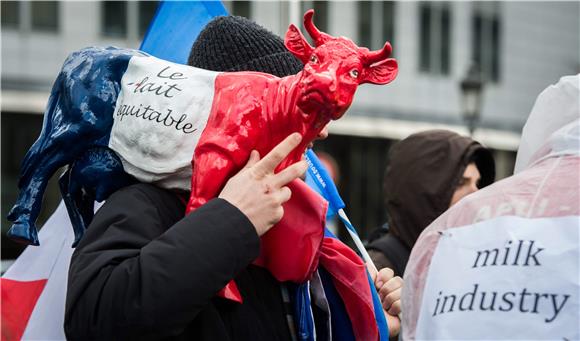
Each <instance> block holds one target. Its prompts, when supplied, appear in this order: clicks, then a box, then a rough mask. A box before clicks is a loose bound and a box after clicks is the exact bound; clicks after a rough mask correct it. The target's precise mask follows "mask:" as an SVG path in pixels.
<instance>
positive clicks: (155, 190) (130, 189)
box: [107, 183, 181, 202]
mask: <svg viewBox="0 0 580 341" xmlns="http://www.w3.org/2000/svg"><path fill="white" fill-rule="evenodd" d="M128 198H133V199H137V200H139V201H151V202H157V201H158V200H164V201H165V200H167V201H176V202H181V199H180V196H179V195H178V194H177V193H175V192H172V191H170V190H167V189H163V188H161V187H158V186H155V185H152V184H146V183H137V184H134V185H130V186H127V187H124V188H121V189H119V190H118V191H116V192H115V193H113V194H112V195H111V196H110V197H109V199H108V200H107V201H111V200H113V201H120V200H126V199H128Z"/></svg>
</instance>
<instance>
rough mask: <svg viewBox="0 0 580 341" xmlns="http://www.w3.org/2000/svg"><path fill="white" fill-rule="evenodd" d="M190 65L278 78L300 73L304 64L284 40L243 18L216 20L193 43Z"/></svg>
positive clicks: (231, 17)
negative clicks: (287, 46)
mask: <svg viewBox="0 0 580 341" xmlns="http://www.w3.org/2000/svg"><path fill="white" fill-rule="evenodd" d="M187 64H189V65H191V66H195V67H198V68H202V69H206V70H213V71H258V72H264V73H269V74H272V75H275V76H278V77H285V76H289V75H293V74H296V73H298V72H299V71H300V70H302V68H303V64H302V62H301V61H300V60H299V59H298V58H296V57H295V56H294V55H293V54H292V53H290V52H289V51H288V50H287V49H286V47H285V46H284V41H283V40H282V39H281V38H280V37H278V36H277V35H275V34H273V33H272V32H270V31H268V30H266V29H265V28H263V27H261V26H259V25H258V24H256V23H254V22H253V21H251V20H248V19H246V18H243V17H235V16H227V17H216V18H215V19H213V20H212V21H210V22H209V23H208V24H207V25H206V26H205V28H204V29H203V31H201V33H200V34H199V36H198V37H197V40H196V41H195V42H194V43H193V46H192V48H191V52H190V54H189V59H188V61H187Z"/></svg>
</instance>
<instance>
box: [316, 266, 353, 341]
mask: <svg viewBox="0 0 580 341" xmlns="http://www.w3.org/2000/svg"><path fill="white" fill-rule="evenodd" d="M318 273H319V274H320V279H321V281H322V286H323V288H324V294H325V295H326V299H327V300H328V306H329V307H330V317H331V319H330V324H331V330H332V340H333V341H354V340H355V338H354V331H353V329H352V324H351V322H350V319H349V317H348V313H347V312H346V308H345V306H344V303H343V302H342V298H341V297H340V295H339V294H338V291H336V288H335V287H334V283H333V282H332V276H331V275H330V274H329V273H328V271H326V270H325V269H324V268H323V267H318Z"/></svg>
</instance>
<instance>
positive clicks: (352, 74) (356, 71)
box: [350, 69, 358, 78]
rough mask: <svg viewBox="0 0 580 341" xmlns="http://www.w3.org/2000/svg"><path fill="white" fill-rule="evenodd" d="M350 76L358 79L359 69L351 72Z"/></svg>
mask: <svg viewBox="0 0 580 341" xmlns="http://www.w3.org/2000/svg"><path fill="white" fill-rule="evenodd" d="M350 76H351V77H352V78H358V70H357V69H352V70H350Z"/></svg>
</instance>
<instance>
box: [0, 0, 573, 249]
mask: <svg viewBox="0 0 580 341" xmlns="http://www.w3.org/2000/svg"><path fill="white" fill-rule="evenodd" d="M225 5H226V7H227V8H228V9H229V10H230V12H231V13H234V14H238V15H243V16H246V17H249V18H251V19H253V20H255V21H256V22H258V23H260V24H262V25H264V26H266V27H267V28H269V29H270V30H272V31H273V32H274V33H277V34H279V35H282V36H283V35H284V33H285V31H286V29H287V27H288V24H289V23H290V22H295V23H299V22H300V20H301V16H302V13H304V11H305V10H306V9H309V8H314V9H315V11H316V14H315V17H314V21H315V24H316V25H317V26H318V27H319V28H321V29H322V30H324V31H326V32H328V33H329V34H332V35H343V36H346V37H349V38H351V39H353V40H354V41H355V42H356V43H357V44H359V45H360V46H367V47H369V48H370V49H379V48H381V47H382V45H383V44H384V42H385V41H387V40H388V41H390V42H391V44H392V46H393V55H394V57H395V58H397V60H398V62H399V75H398V77H397V79H396V80H395V81H394V82H393V83H391V84H389V85H386V86H373V85H364V86H362V87H360V88H359V90H358V92H357V95H356V99H355V102H354V103H353V105H352V107H351V109H350V110H349V111H348V112H347V114H346V115H345V117H344V118H342V119H341V120H340V121H336V122H333V123H332V124H331V125H330V133H331V136H330V137H329V138H328V139H327V140H326V141H323V142H320V143H319V144H318V146H317V149H318V151H324V152H326V153H328V154H330V155H331V156H332V157H333V158H334V159H335V160H336V163H337V165H338V170H339V173H340V179H339V188H340V190H341V193H342V195H343V197H344V199H345V201H346V202H347V212H348V213H349V216H350V217H351V220H352V221H353V223H354V224H355V226H357V227H358V228H359V229H360V230H361V231H362V232H363V235H366V233H367V232H368V231H369V230H371V229H372V228H374V227H376V226H378V225H380V224H381V223H382V222H383V221H384V220H385V218H386V217H385V213H384V210H383V195H382V177H383V172H384V168H385V166H386V164H387V157H386V155H387V151H388V148H389V147H390V145H391V144H392V142H393V141H396V140H399V139H401V138H404V137H405V136H407V135H409V134H411V133H413V132H416V131H420V130H424V129H430V128H443V129H451V130H454V131H457V132H459V133H463V134H467V129H466V128H465V125H464V121H463V118H462V107H461V100H462V95H461V91H460V88H459V83H460V81H461V80H462V78H463V77H464V76H465V74H466V72H467V70H468V68H469V67H470V65H472V64H473V63H476V64H477V65H478V66H479V69H480V70H481V72H482V74H483V76H484V79H485V83H484V90H483V97H482V98H483V100H482V107H481V108H482V110H481V115H480V116H481V119H480V120H479V122H478V128H477V130H476V131H475V134H474V136H475V138H476V139H478V140H479V141H481V142H482V143H484V144H485V145H487V146H488V147H490V148H492V149H493V151H494V155H495V156H496V160H497V173H498V175H499V177H500V178H501V177H505V176H507V175H509V174H511V172H512V169H513V163H514V159H515V150H516V149H517V147H518V143H519V133H520V131H521V128H522V126H523V124H524V122H525V120H526V118H527V115H528V114H529V111H530V109H531V108H532V106H533V103H534V100H535V98H536V96H537V95H538V94H539V92H540V91H541V90H542V89H543V88H545V87H546V86H547V85H548V84H551V83H555V82H556V81H557V80H558V79H559V78H560V77H561V76H563V75H568V74H575V73H578V72H579V65H580V57H579V51H580V38H579V34H578V32H579V29H580V23H579V18H580V16H579V11H580V8H579V6H580V5H579V3H578V2H575V1H574V2H554V1H546V2H521V1H517V2H509V1H505V2H503V1H502V2H439V1H438V2H417V1H408V2H407V1H404V2H392V1H302V2H300V1H291V2H288V1H256V2H250V1H232V2H225ZM1 6H2V8H1V14H2V22H1V24H2V26H1V28H2V31H1V40H2V41H1V44H2V45H1V46H2V64H1V65H2V70H1V81H2V204H3V205H2V216H3V218H2V232H3V233H2V238H3V240H4V234H5V232H6V230H7V229H8V227H9V223H8V222H7V221H6V220H5V218H4V217H5V216H6V213H7V211H8V210H9V208H10V207H11V205H12V203H13V202H14V200H15V197H16V193H17V189H16V182H17V176H18V169H19V164H20V161H21V160H22V158H23V156H24V154H25V152H26V150H27V149H28V148H29V147H30V145H31V144H32V143H33V142H34V140H35V139H36V137H37V136H38V133H39V132H40V129H41V125H42V115H41V114H42V112H43V110H44V105H45V103H46V100H47V98H48V93H49V91H50V86H51V83H52V81H53V80H54V78H55V76H56V74H57V73H58V71H59V69H60V66H61V65H62V62H63V61H64V59H65V58H66V56H67V55H68V53H70V52H72V51H74V50H77V49H79V48H82V47H85V46H90V45H116V46H124V47H134V48H136V47H138V46H139V42H140V40H141V39H142V36H143V34H144V33H145V31H146V29H147V25H148V23H149V21H150V19H151V18H152V17H153V15H154V12H155V8H156V6H157V2H154V1H153V2H148V1H129V2H123V1H107V2H92V1H66V2H54V1H35V2H24V1H22V2H16V1H2V3H1ZM53 182H55V179H53ZM47 199H48V200H47V202H46V205H45V208H44V211H43V214H42V217H41V219H40V220H41V223H42V221H43V220H44V219H46V218H47V216H48V215H49V214H50V213H51V212H52V210H53V209H54V208H55V205H56V204H57V203H58V201H59V194H58V190H57V186H56V185H55V183H51V185H50V188H49V190H48V192H47ZM4 245H5V246H8V245H10V243H9V242H7V243H5V244H4ZM6 252H8V251H6ZM6 257H10V255H9V254H5V248H4V247H3V250H2V258H6Z"/></svg>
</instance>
